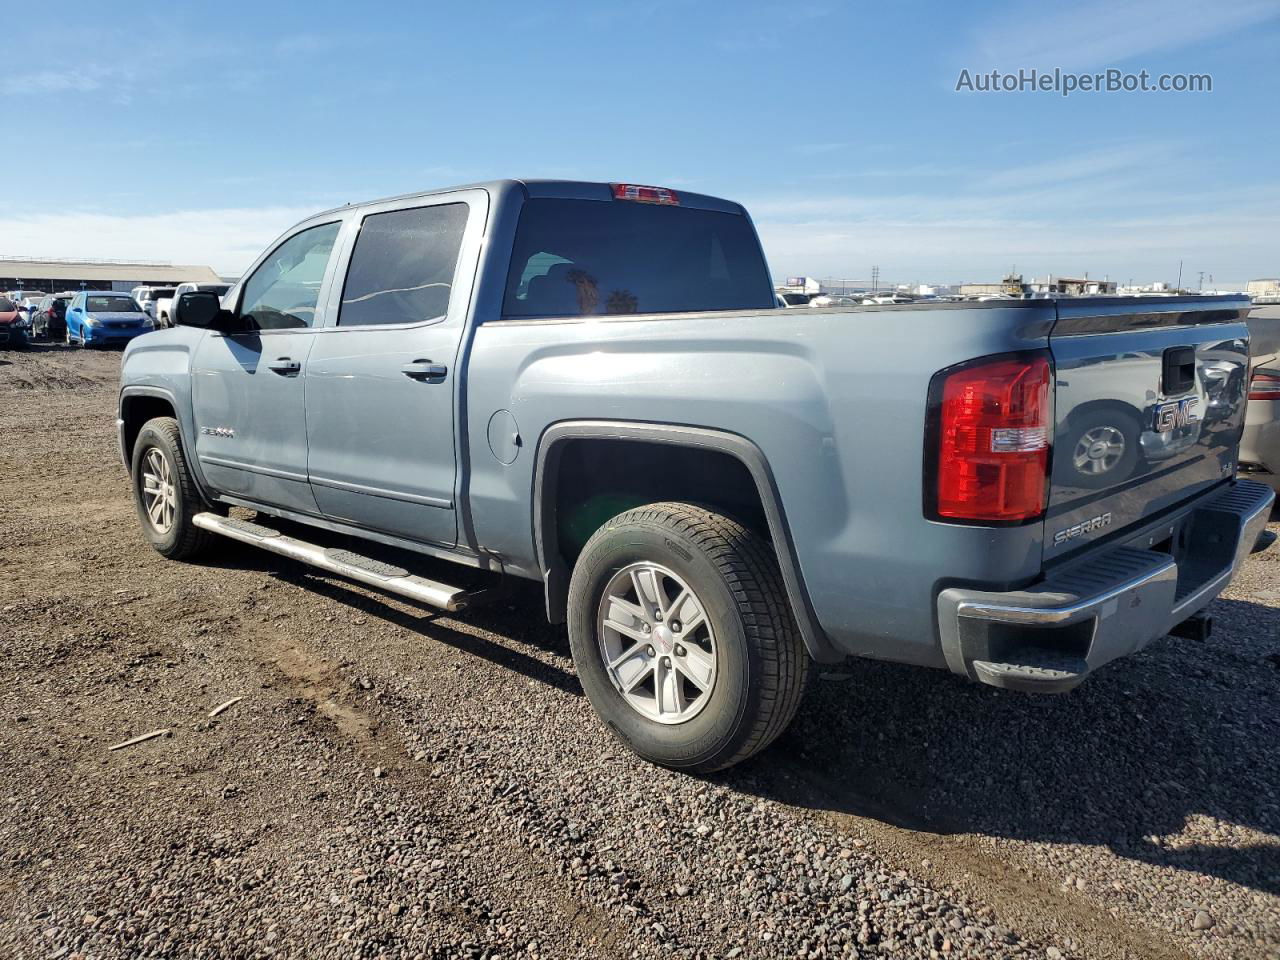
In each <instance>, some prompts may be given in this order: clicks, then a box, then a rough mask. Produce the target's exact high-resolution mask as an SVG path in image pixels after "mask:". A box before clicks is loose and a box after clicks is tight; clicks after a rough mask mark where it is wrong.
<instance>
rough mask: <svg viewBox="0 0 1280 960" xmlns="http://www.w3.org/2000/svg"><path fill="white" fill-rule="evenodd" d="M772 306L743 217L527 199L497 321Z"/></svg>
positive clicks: (754, 243) (636, 205) (687, 209)
mask: <svg viewBox="0 0 1280 960" xmlns="http://www.w3.org/2000/svg"><path fill="white" fill-rule="evenodd" d="M774 306H775V301H774V294H773V288H772V286H771V284H770V280H769V271H768V270H767V269H766V268H765V263H764V257H763V256H762V254H761V252H760V245H759V243H758V242H757V241H756V236H755V231H754V230H752V229H751V223H750V221H748V220H747V218H746V217H745V216H742V215H739V214H733V213H718V212H716V211H711V210H695V209H692V208H690V207H676V206H666V205H659V204H651V203H634V202H628V201H625V200H615V201H600V200H555V199H534V200H530V201H528V202H527V203H526V204H525V205H524V209H523V210H522V211H521V213H520V223H519V226H518V227H517V228H516V239H515V252H514V254H513V256H512V258H511V272H510V273H509V274H508V276H507V293H506V299H505V301H504V304H503V315H504V316H507V317H563V316H586V315H595V314H619V313H681V312H685V311H694V310H752V309H762V310H767V309H773V308H774Z"/></svg>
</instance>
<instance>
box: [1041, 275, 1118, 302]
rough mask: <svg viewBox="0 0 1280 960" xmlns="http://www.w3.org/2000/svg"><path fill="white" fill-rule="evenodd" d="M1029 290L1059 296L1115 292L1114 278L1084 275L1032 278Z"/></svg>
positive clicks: (1103, 294) (1089, 295)
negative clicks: (1100, 278) (1097, 278)
mask: <svg viewBox="0 0 1280 960" xmlns="http://www.w3.org/2000/svg"><path fill="white" fill-rule="evenodd" d="M1030 292H1031V293H1038V294H1047V295H1050V296H1060V297H1095V296H1110V295H1114V294H1115V292H1116V282H1115V281H1114V280H1090V279H1089V278H1088V277H1087V276H1086V277H1055V276H1053V275H1052V274H1050V275H1049V277H1048V279H1046V280H1035V279H1032V281H1031V283H1030Z"/></svg>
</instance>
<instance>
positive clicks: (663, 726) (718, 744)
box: [568, 502, 812, 773]
mask: <svg viewBox="0 0 1280 960" xmlns="http://www.w3.org/2000/svg"><path fill="white" fill-rule="evenodd" d="M646 567H651V568H653V569H654V570H658V571H660V572H658V573H657V574H656V575H655V577H654V578H653V579H664V578H665V579H664V583H665V589H664V588H659V589H658V591H657V592H656V593H655V592H654V591H652V590H649V591H648V592H649V593H651V594H654V595H656V596H663V595H664V594H665V597H666V600H668V601H672V600H674V598H673V597H672V596H671V593H677V594H678V593H679V591H680V589H682V588H684V589H687V590H688V591H690V593H691V594H692V595H693V605H692V606H690V605H689V604H690V602H689V601H688V600H686V601H685V602H684V603H672V605H671V606H670V609H669V613H668V615H667V616H666V621H668V622H669V623H670V626H669V627H668V629H667V632H666V633H665V634H662V635H661V640H659V639H657V638H658V637H659V635H660V627H665V626H667V624H666V623H663V622H662V618H661V617H659V616H658V615H657V614H656V613H654V614H652V615H651V616H650V618H649V622H645V623H640V622H639V619H638V618H636V617H635V613H634V612H638V611H639V610H640V606H639V605H637V604H635V603H632V602H631V601H629V600H625V599H622V594H621V593H620V591H622V590H625V585H626V584H627V582H628V580H627V577H628V575H629V573H628V572H631V573H635V572H636V571H637V570H640V571H641V573H640V576H641V579H642V581H645V580H646V578H645V575H644V572H643V571H644V569H645V568H646ZM631 582H632V583H634V584H635V588H634V591H633V592H632V593H631V594H630V595H629V596H634V597H636V598H637V600H639V601H640V604H644V603H645V601H644V600H641V598H640V592H639V591H640V589H641V582H639V581H635V580H632V581H631ZM647 582H652V580H648V581H647ZM645 589H646V590H648V588H647V587H646V588H645ZM606 595H608V596H610V597H614V598H616V599H613V600H607V599H606ZM650 609H651V608H650ZM690 610H692V611H694V613H695V614H696V613H697V611H698V610H701V612H702V614H703V616H702V617H699V616H696V615H693V614H690V613H689V611H690ZM606 611H607V612H608V617H607V618H606V616H605V613H606ZM568 613H569V616H568V620H569V645H570V648H571V651H572V653H573V661H574V665H575V667H576V668H577V672H578V676H579V678H580V680H581V681H582V686H583V689H584V690H585V691H586V693H587V697H588V699H589V700H590V701H591V705H592V707H593V708H594V709H595V711H596V714H597V715H598V716H599V717H600V719H601V720H603V721H604V722H605V724H607V725H608V726H609V728H610V729H611V730H612V731H613V733H614V734H615V735H616V736H617V737H618V738H619V739H620V740H622V742H623V743H625V744H626V745H627V746H628V747H629V748H630V749H631V750H632V751H633V752H635V753H636V754H638V755H639V756H641V757H643V758H644V759H646V760H649V761H651V762H653V763H657V764H661V765H663V766H667V767H672V768H675V769H679V770H686V771H689V772H693V773H710V772H712V771H715V770H722V769H724V768H725V767H729V766H732V765H733V764H735V763H739V762H741V761H743V760H745V759H746V758H747V757H750V756H751V755H752V754H755V753H757V752H759V751H760V750H763V749H764V748H765V747H767V746H768V745H769V744H770V743H771V742H772V741H773V740H774V739H775V738H776V737H777V736H778V735H779V734H780V733H782V731H783V730H785V729H786V727H787V725H788V724H789V723H790V722H791V720H792V718H793V717H794V716H795V713H796V710H797V708H798V707H799V705H800V701H801V698H802V696H803V693H804V690H805V687H806V684H807V682H808V677H809V673H810V670H811V667H812V661H811V660H810V659H809V655H808V653H807V651H806V650H805V648H804V642H803V640H802V639H801V637H800V631H799V629H798V627H797V626H796V623H795V618H794V617H793V616H792V613H791V608H790V606H789V604H788V602H787V596H786V590H785V587H784V586H783V582H782V574H781V572H780V571H779V569H778V562H777V559H776V557H775V555H774V552H773V548H772V547H771V546H770V544H769V543H768V542H767V541H766V540H765V539H763V538H762V537H759V536H757V535H756V534H754V533H752V532H751V531H750V530H748V529H747V528H746V527H744V526H742V524H740V523H738V522H737V521H736V520H732V519H730V518H729V517H726V516H723V515H721V514H718V513H715V512H713V511H711V510H709V509H707V508H705V507H701V506H697V505H695V504H689V503H672V502H668V503H653V504H648V505H647V506H643V507H637V508H635V509H633V510H629V511H627V512H626V513H623V514H620V515H619V516H617V517H614V518H613V519H612V520H610V521H609V522H608V523H606V524H605V525H604V526H603V527H601V528H600V529H599V530H597V531H596V532H595V533H594V534H593V535H592V536H591V538H590V539H589V540H588V541H587V543H586V545H585V546H584V547H583V549H582V553H581V554H580V555H579V556H578V560H577V563H576V564H575V566H574V569H573V576H572V578H571V580H570V584H569V611H568ZM677 615H686V616H691V617H692V621H694V622H696V623H697V625H696V626H694V627H688V625H687V624H683V625H682V624H678V623H676V622H675V620H676V617H677ZM627 616H631V617H632V619H631V620H629V621H628V624H627V630H628V631H629V632H628V633H627V634H623V633H621V632H618V631H616V630H613V629H611V628H610V627H608V626H606V625H605V624H604V621H605V620H606V619H608V620H610V621H611V622H614V621H618V620H620V619H621V618H623V617H627ZM703 622H705V623H706V625H707V626H706V628H705V630H704V629H703V627H702V623H703ZM641 627H647V628H648V629H647V630H645V632H644V634H643V639H641V636H642V635H641V634H638V633H636V631H637V630H638V629H640V628H641ZM673 631H674V632H673ZM681 631H683V632H681ZM681 637H684V638H686V641H685V642H686V644H687V646H685V647H684V648H682V645H681V643H680V642H679V638H681ZM688 638H693V639H692V640H690V639H688ZM645 639H650V640H652V643H651V644H649V645H648V646H647V647H645V652H644V655H643V656H642V655H641V654H640V653H636V655H635V657H634V658H632V656H631V654H628V653H626V652H625V649H626V645H628V644H633V643H634V645H635V646H634V648H633V652H634V651H640V650H641V644H643V643H644V640H645ZM673 639H674V640H675V642H674V647H673V646H672V641H673ZM614 644H618V645H620V646H619V647H618V649H623V650H624V652H622V653H620V654H617V655H615V653H614V651H613V649H611V646H612V645H614ZM695 645H699V646H700V647H701V648H702V653H701V656H700V657H699V658H697V660H696V661H695V659H693V657H694V651H693V649H692V648H693V647H694V646H695ZM708 648H709V649H710V650H711V656H710V657H709V658H708V656H707V652H706V651H707V649H708ZM606 656H609V657H610V658H612V659H613V660H614V663H615V664H616V663H617V662H618V661H620V660H625V661H628V662H627V663H624V664H623V666H622V667H618V668H616V669H615V670H614V671H613V673H612V675H611V670H610V667H609V666H607V665H606ZM679 656H685V657H688V658H689V659H683V660H681V659H678V657H679ZM708 659H709V660H710V662H711V663H712V664H713V665H714V667H713V671H714V672H712V673H711V674H710V677H711V682H710V683H708V684H707V687H708V689H705V690H700V689H699V688H698V686H697V685H696V684H694V683H693V673H681V670H682V669H684V668H683V667H681V666H680V664H686V665H687V664H694V665H695V666H696V665H697V664H699V663H701V664H705V663H706V662H707V660H708ZM663 663H666V664H675V665H676V667H677V669H674V670H672V675H673V676H674V680H673V681H671V682H672V683H674V685H675V686H674V687H670V688H669V687H668V686H667V685H666V684H664V685H663V690H664V691H667V690H674V691H675V692H674V693H672V694H671V695H670V696H666V697H665V699H666V700H667V703H668V705H670V704H672V703H674V704H676V705H677V706H678V705H682V704H686V703H687V704H689V706H688V707H687V714H681V713H680V712H679V710H678V709H677V710H676V712H675V713H674V714H672V715H670V716H667V717H666V718H665V719H658V718H657V717H656V716H655V713H654V710H655V709H656V710H657V711H660V710H661V706H655V707H649V706H648V700H647V699H646V698H647V697H648V686H647V685H648V684H650V682H651V681H652V686H653V687H654V688H655V696H654V698H653V699H654V704H655V705H657V704H660V703H661V698H660V697H659V696H658V695H656V688H657V677H658V676H659V672H658V671H659V669H660V665H661V664H663ZM624 668H625V669H626V670H628V671H631V670H632V668H634V672H630V673H629V675H628V676H627V677H625V678H623V677H621V672H622V671H623V669H624ZM646 670H648V671H652V675H651V678H650V679H646V680H643V682H641V683H640V684H639V686H638V687H637V688H636V690H635V691H634V692H632V693H630V694H624V692H623V687H624V686H625V685H626V684H627V683H629V682H632V678H634V677H641V676H642V674H643V673H644V671H646ZM662 675H663V676H666V674H662ZM684 678H687V679H684ZM691 694H694V695H693V696H691ZM629 698H630V699H629ZM637 704H641V706H637ZM685 715H687V717H688V718H687V719H682V717H683V716H685Z"/></svg>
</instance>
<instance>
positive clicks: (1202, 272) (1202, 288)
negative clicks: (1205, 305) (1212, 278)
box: [1196, 270, 1204, 293]
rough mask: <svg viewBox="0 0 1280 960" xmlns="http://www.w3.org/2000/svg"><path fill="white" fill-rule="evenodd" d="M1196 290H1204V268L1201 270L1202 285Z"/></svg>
mask: <svg viewBox="0 0 1280 960" xmlns="http://www.w3.org/2000/svg"><path fill="white" fill-rule="evenodd" d="M1196 292H1197V293H1203V292H1204V271H1203V270H1201V271H1200V285H1199V286H1198V287H1196Z"/></svg>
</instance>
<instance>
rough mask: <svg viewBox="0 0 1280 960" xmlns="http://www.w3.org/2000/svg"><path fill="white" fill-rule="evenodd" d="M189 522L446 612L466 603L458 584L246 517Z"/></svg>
mask: <svg viewBox="0 0 1280 960" xmlns="http://www.w3.org/2000/svg"><path fill="white" fill-rule="evenodd" d="M191 522H192V523H194V524H195V525H196V526H197V527H199V528H200V529H202V530H209V531H211V532H213V533H218V534H221V535H222V536H224V537H230V538H231V539H232V540H239V541H240V542H241V543H248V544H251V545H253V546H255V547H261V548H262V549H263V550H270V551H271V552H272V553H278V554H279V555H280V556H282V557H288V558H289V559H290V560H297V561H299V562H300V563H306V564H309V565H311V566H313V567H317V568H319V569H320V570H324V571H326V572H327V573H333V574H337V575H338V576H340V577H346V578H347V579H348V580H355V581H356V582H357V583H363V584H365V585H366V586H370V587H376V588H377V589H379V590H386V591H387V592H388V593H395V594H398V595H400V596H402V597H407V598H409V599H410V600H417V601H418V602H419V603H425V604H429V605H430V606H433V607H439V608H440V609H441V610H448V611H449V612H450V613H452V612H454V611H457V610H461V609H462V608H463V607H465V606H466V605H467V602H468V600H469V599H470V597H471V594H470V593H468V591H466V590H464V589H462V588H461V587H451V586H449V585H448V584H446V583H437V582H436V581H434V580H428V579H426V578H425V577H417V576H414V575H413V574H411V573H410V572H409V571H408V570H404V569H402V568H401V567H396V566H393V565H391V564H389V563H383V562H381V561H379V560H374V559H373V558H372V557H365V556H361V555H360V554H358V553H352V552H351V551H350V550H340V549H336V548H333V547H321V546H317V545H316V544H314V543H307V542H306V541H305V540H298V539H297V538H296V537H286V536H285V535H284V534H282V533H281V532H280V531H279V530H272V529H271V528H270V527H266V526H263V525H262V524H260V523H250V522H249V521H248V520H237V519H235V518H234V517H221V516H219V515H218V514H216V513H197V514H196V515H195V516H194V517H192V518H191Z"/></svg>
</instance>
